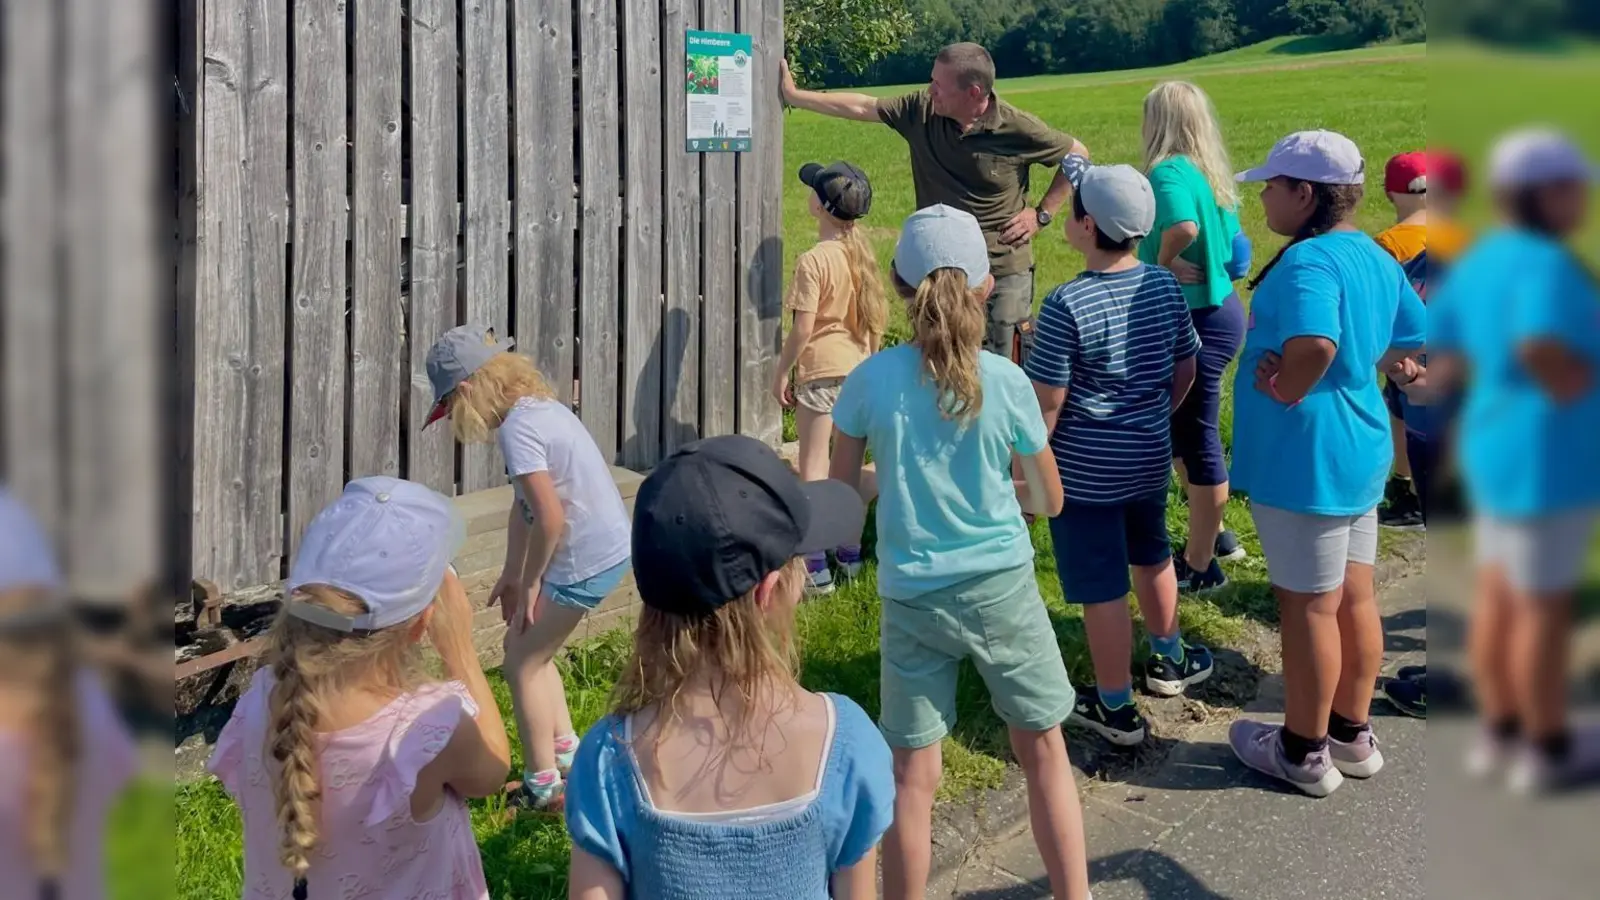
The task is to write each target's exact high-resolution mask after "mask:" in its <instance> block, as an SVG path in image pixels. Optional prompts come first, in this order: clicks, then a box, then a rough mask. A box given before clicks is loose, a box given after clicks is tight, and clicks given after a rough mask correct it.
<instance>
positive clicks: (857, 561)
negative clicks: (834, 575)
mask: <svg viewBox="0 0 1600 900" xmlns="http://www.w3.org/2000/svg"><path fill="white" fill-rule="evenodd" d="M833 558H834V559H835V560H836V561H837V562H838V563H839V576H840V577H841V578H844V579H845V580H847V581H848V580H849V579H851V578H855V577H856V576H858V575H860V574H861V545H860V544H845V545H843V546H841V547H839V548H838V549H837V550H835V551H834V553H833Z"/></svg>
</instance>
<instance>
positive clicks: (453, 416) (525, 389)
mask: <svg viewBox="0 0 1600 900" xmlns="http://www.w3.org/2000/svg"><path fill="white" fill-rule="evenodd" d="M463 388H465V390H463ZM524 397H532V398H534V399H536V400H554V399H555V397H556V394H555V391H552V390H551V389H550V384H549V382H547V381H545V380H544V375H542V374H540V372H539V369H538V367H537V366H535V365H534V364H533V360H531V359H529V358H528V357H526V356H523V355H521V354H518V353H497V354H495V355H494V356H493V357H490V359H489V361H488V362H486V363H484V364H483V367H482V368H480V369H478V371H476V372H473V373H472V377H470V378H468V379H467V380H466V381H465V382H463V383H462V384H461V386H460V387H458V388H456V389H455V390H454V391H452V392H451V394H450V398H449V400H448V403H449V404H450V430H451V431H452V432H454V434H455V436H456V440H458V441H460V442H461V443H463V444H481V443H484V442H486V441H488V440H489V438H490V436H491V435H492V434H494V430H495V429H496V428H499V427H500V423H501V422H503V421H505V418H506V414H507V413H509V412H511V407H512V406H515V405H516V402H517V401H518V400H521V399H522V398H524Z"/></svg>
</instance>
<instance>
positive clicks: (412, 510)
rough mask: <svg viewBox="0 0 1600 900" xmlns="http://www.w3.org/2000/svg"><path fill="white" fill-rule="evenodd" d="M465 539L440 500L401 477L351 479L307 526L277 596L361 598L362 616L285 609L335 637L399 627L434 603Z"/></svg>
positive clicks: (293, 606) (305, 606) (306, 607)
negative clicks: (315, 593) (321, 592)
mask: <svg viewBox="0 0 1600 900" xmlns="http://www.w3.org/2000/svg"><path fill="white" fill-rule="evenodd" d="M465 541H466V523H465V522H464V521H463V520H462V518H461V516H460V514H459V513H457V512H456V508H455V505H454V504H453V503H451V502H450V501H449V500H448V499H446V498H445V497H444V496H443V495H442V494H439V493H438V492H436V491H434V490H432V489H430V488H427V487H424V486H422V485H420V484H417V483H416V482H414V481H405V480H403V479H400V478H389V477H384V476H376V477H371V478H358V479H356V480H355V481H352V482H350V483H349V484H347V485H345V488H344V494H343V495H342V496H341V497H340V498H339V499H338V500H335V501H334V502H333V503H332V504H330V505H328V506H327V507H326V508H324V509H323V510H322V512H319V513H317V517H316V518H315V519H312V520H311V524H310V525H309V526H308V527H307V528H306V533H305V536H304V537H303V538H302V539H301V541H300V553H299V555H297V556H296V557H295V560H294V567H293V569H292V570H291V571H290V573H289V580H288V581H287V582H286V583H285V584H284V595H285V596H286V597H289V596H292V595H293V593H294V592H295V591H296V590H298V589H300V588H302V587H304V586H306V585H308V584H325V585H328V586H329V587H335V588H339V589H340V590H343V591H347V592H349V593H351V594H354V595H355V596H357V597H360V598H361V599H362V600H363V601H364V602H365V603H366V604H367V610H368V611H367V612H366V613H365V614H363V615H359V616H344V615H340V614H339V613H336V612H333V611H332V610H329V609H327V608H326V607H323V606H318V605H316V604H313V603H305V602H301V601H294V600H289V601H288V602H287V604H286V606H285V607H284V608H285V610H286V611H287V612H288V613H289V615H291V616H294V617H295V618H297V619H302V620H304V621H307V622H312V623H314V624H317V625H321V626H323V627H325V628H332V629H334V630H335V631H376V630H378V629H380V628H388V627H390V626H392V625H398V624H400V623H401V622H404V621H406V620H408V619H410V618H412V617H413V616H415V615H417V614H418V613H420V612H422V611H423V610H424V609H427V608H428V604H430V603H432V602H433V598H434V597H435V596H436V595H437V594H438V593H439V585H441V584H443V583H444V577H445V573H446V572H447V571H448V570H449V568H450V560H452V559H454V558H455V555H456V553H457V552H458V551H459V550H460V549H461V545H462V544H463V543H465Z"/></svg>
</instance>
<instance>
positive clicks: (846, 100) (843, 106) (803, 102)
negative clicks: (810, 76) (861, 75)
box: [778, 59, 883, 122]
mask: <svg viewBox="0 0 1600 900" xmlns="http://www.w3.org/2000/svg"><path fill="white" fill-rule="evenodd" d="M778 65H779V67H780V68H779V70H778V71H779V84H780V85H781V86H782V90H783V102H784V103H787V104H788V105H790V106H794V107H798V108H800V109H808V110H811V111H812V112H814V113H820V114H822V115H824V116H833V117H834V118H836V119H854V120H855V121H857V122H881V121H883V120H882V119H880V118H879V117H878V98H877V97H873V96H871V95H870V94H844V93H838V94H835V93H823V92H822V91H803V90H801V89H800V88H799V87H797V86H796V85H795V83H794V76H793V75H791V74H790V73H789V61H788V60H786V59H785V60H781V61H780V62H779V63H778Z"/></svg>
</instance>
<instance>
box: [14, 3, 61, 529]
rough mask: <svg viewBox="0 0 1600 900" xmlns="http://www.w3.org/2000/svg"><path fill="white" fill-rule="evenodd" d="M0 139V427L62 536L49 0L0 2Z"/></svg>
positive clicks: (31, 499)
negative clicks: (0, 166)
mask: <svg viewBox="0 0 1600 900" xmlns="http://www.w3.org/2000/svg"><path fill="white" fill-rule="evenodd" d="M0 18H3V21H0V41H4V47H3V51H0V61H3V64H4V66H5V70H4V77H3V78H0V90H3V91H4V105H3V106H0V115H3V116H4V118H3V120H0V141H4V154H5V156H4V159H5V180H4V182H3V185H4V186H3V193H0V241H3V243H4V247H5V256H4V264H5V271H4V275H3V279H4V280H3V281H0V287H3V290H0V317H3V319H4V321H3V323H0V334H3V335H4V344H3V345H0V386H3V389H4V393H3V394H0V403H3V404H4V406H3V409H0V412H3V418H0V433H3V435H4V449H3V455H4V458H5V470H4V478H3V480H4V481H5V482H7V483H8V484H9V485H10V486H11V488H12V489H13V490H14V491H15V492H16V496H17V497H18V499H20V500H22V501H23V502H24V503H26V504H27V505H28V506H29V507H30V508H31V509H32V510H33V512H34V514H35V516H36V517H37V518H38V519H39V522H40V525H41V527H43V528H45V529H46V530H48V531H49V532H50V533H52V534H53V535H54V536H56V537H57V538H60V537H61V530H60V529H61V525H62V522H61V518H62V511H61V504H62V501H63V496H62V492H61V478H62V475H63V472H62V469H63V462H64V460H63V459H62V458H61V455H60V453H59V447H58V440H59V438H60V436H61V432H62V429H61V418H62V415H63V410H64V409H65V406H66V404H65V402H64V398H63V397H62V396H61V393H62V392H63V386H62V384H61V380H60V379H59V378H57V377H56V374H55V373H56V362H57V360H58V358H59V357H58V356H57V350H56V334H57V332H58V331H59V328H60V326H59V321H58V317H59V316H60V312H59V309H60V307H59V304H58V303H57V299H58V298H59V296H60V293H61V285H60V284H59V283H58V280H57V277H56V266H55V252H56V246H57V242H56V230H57V227H58V223H57V217H58V215H59V207H58V203H57V200H56V196H55V186H56V184H57V182H58V180H59V179H58V176H57V172H56V165H57V162H58V160H59V159H60V152H59V151H60V142H59V138H58V135H57V132H56V129H55V122H54V110H55V107H56V104H57V103H58V102H59V101H58V96H57V90H58V88H59V84H58V81H57V78H56V72H57V65H56V59H55V55H54V54H55V49H54V48H55V46H56V43H55V38H56V31H57V28H58V27H60V24H61V23H60V19H59V17H58V15H57V13H56V7H55V2H54V0H16V2H7V3H6V4H5V6H4V7H0Z"/></svg>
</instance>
